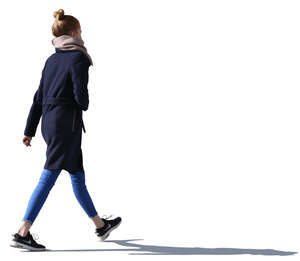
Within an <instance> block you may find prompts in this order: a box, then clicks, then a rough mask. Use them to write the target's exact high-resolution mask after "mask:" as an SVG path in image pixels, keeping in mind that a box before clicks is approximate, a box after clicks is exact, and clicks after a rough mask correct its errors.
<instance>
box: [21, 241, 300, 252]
mask: <svg viewBox="0 0 300 261" xmlns="http://www.w3.org/2000/svg"><path fill="white" fill-rule="evenodd" d="M138 240H143V239H127V240H105V241H103V242H101V243H115V244H117V245H118V246H122V247H127V248H125V249H124V248H120V249H105V248H102V249H101V248H100V249H46V250H44V251H43V252H94V251H96V252H131V253H128V254H129V255H244V254H248V255H265V256H288V255H294V254H297V253H298V252H292V251H281V250H276V249H247V248H202V247H170V246H156V245H143V244H137V243H133V242H132V241H138ZM23 252H36V251H30V250H23ZM39 252H41V251H39Z"/></svg>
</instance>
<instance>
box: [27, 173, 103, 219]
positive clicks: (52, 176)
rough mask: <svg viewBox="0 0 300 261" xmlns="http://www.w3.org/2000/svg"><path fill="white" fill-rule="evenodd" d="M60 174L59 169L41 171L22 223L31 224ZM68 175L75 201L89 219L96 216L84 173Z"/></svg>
mask: <svg viewBox="0 0 300 261" xmlns="http://www.w3.org/2000/svg"><path fill="white" fill-rule="evenodd" d="M60 172H61V169H57V170H49V169H43V171H42V174H41V176H40V179H39V182H38V184H37V186H36V188H35V189H34V191H33V193H32V195H31V197H30V199H29V202H28V205H27V209H26V212H25V215H24V217H23V219H22V221H28V222H30V223H31V224H33V222H34V220H35V218H36V217H37V215H38V213H39V212H40V210H41V208H42V206H43V204H44V202H45V201H46V199H47V197H48V194H49V192H50V190H51V189H52V187H53V185H54V184H55V182H56V179H57V177H58V176H59V174H60ZM69 174H70V178H71V182H72V187H73V191H74V194H75V197H76V199H77V201H78V202H79V204H80V205H81V207H82V208H83V210H84V211H85V212H86V214H87V215H88V216H89V217H90V218H92V217H94V216H96V215H97V214H98V213H97V211H96V209H95V207H94V204H93V201H92V199H91V197H90V195H89V192H88V190H87V188H86V185H85V173H84V172H83V171H81V170H78V171H77V172H75V173H70V172H69Z"/></svg>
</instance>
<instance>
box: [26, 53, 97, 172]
mask: <svg viewBox="0 0 300 261" xmlns="http://www.w3.org/2000/svg"><path fill="white" fill-rule="evenodd" d="M90 65H91V63H90V61H89V59H88V57H87V56H86V55H85V53H83V52H82V51H80V50H61V49H58V48H55V53H53V54H52V55H51V56H49V57H48V58H47V60H46V62H45V65H44V68H43V71H42V77H41V80H40V84H39V87H38V89H37V90H36V92H35V94H34V97H33V103H32V105H31V108H30V111H29V115H28V117H27V121H26V127H25V130H24V135H26V136H31V137H33V136H35V133H36V129H37V126H38V124H39V121H40V118H41V116H42V123H41V132H42V136H43V138H44V140H45V142H46V143H47V151H46V162H45V164H44V168H46V169H64V170H66V171H68V172H70V173H74V172H76V171H77V170H81V171H84V168H83V158H82V150H81V138H82V129H83V130H84V132H85V127H84V123H83V120H82V111H86V110H87V109H88V106H89V94H88V87H87V85H88V79H89V76H88V70H89V66H90Z"/></svg>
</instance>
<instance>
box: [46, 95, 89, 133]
mask: <svg viewBox="0 0 300 261" xmlns="http://www.w3.org/2000/svg"><path fill="white" fill-rule="evenodd" d="M43 104H58V105H64V104H74V105H75V104H76V102H75V101H74V100H73V99H71V98H68V97H52V96H46V97H44V98H43ZM81 122H82V128H83V131H84V132H86V131H85V127H84V123H83V119H82V118H81Z"/></svg>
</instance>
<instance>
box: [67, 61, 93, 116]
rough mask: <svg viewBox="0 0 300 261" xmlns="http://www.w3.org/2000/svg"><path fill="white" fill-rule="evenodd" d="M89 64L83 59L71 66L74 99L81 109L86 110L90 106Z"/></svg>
mask: <svg viewBox="0 0 300 261" xmlns="http://www.w3.org/2000/svg"><path fill="white" fill-rule="evenodd" d="M89 66H90V63H89V62H88V61H86V59H83V60H81V61H79V62H76V63H74V64H72V65H71V66H70V70H69V73H70V76H71V79H72V83H73V94H74V99H75V101H76V103H77V105H78V106H79V108H80V109H82V110H83V111H86V110H87V109H88V107H89V92H88V81H89Z"/></svg>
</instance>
